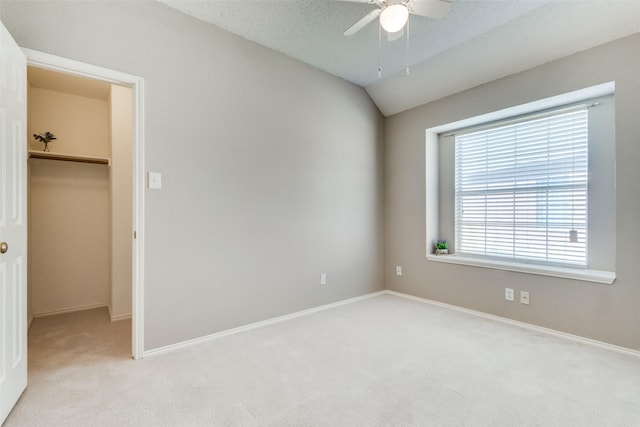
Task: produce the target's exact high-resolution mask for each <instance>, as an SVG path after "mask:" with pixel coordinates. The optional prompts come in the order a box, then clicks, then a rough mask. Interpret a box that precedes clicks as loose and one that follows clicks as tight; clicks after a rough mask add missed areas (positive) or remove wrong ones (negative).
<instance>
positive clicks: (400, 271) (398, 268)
mask: <svg viewBox="0 0 640 427" xmlns="http://www.w3.org/2000/svg"><path fill="white" fill-rule="evenodd" d="M396 276H402V266H399V265H396Z"/></svg>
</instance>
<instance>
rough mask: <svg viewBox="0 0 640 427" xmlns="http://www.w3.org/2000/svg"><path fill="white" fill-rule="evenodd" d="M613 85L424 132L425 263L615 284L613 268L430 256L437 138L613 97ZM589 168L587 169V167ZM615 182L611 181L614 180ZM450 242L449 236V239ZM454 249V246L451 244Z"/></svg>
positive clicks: (436, 222) (436, 208)
mask: <svg viewBox="0 0 640 427" xmlns="http://www.w3.org/2000/svg"><path fill="white" fill-rule="evenodd" d="M614 94H615V82H608V83H604V84H601V85H597V86H592V87H589V88H586V89H581V90H577V91H574V92H570V93H566V94H562V95H559V96H554V97H551V98H546V99H542V100H539V101H534V102H530V103H526V104H522V105H519V106H516V107H510V108H505V109H503V110H499V111H495V112H492V113H488V114H483V115H479V116H475V117H472V118H469V119H464V120H460V121H456V122H452V123H448V124H445V125H441V126H437V127H433V128H429V129H426V131H425V172H426V174H425V194H426V206H425V208H426V212H425V213H426V217H425V219H426V242H425V243H426V245H425V247H426V259H427V260H428V261H434V262H441V263H450V264H461V265H468V266H475V267H484V268H492V269H500V270H507V271H516V272H522V273H529V274H538V275H543V276H553V277H561V278H568V279H576V280H584V281H590V282H596V283H604V284H611V283H613V282H614V281H615V277H616V275H615V271H614V270H615V268H611V269H609V268H606V269H602V270H599V269H593V268H586V269H585V268H575V267H564V266H555V265H546V264H536V263H529V262H521V261H514V260H509V259H494V258H485V257H479V256H478V257H476V256H469V255H461V254H455V251H454V253H453V254H450V255H434V254H433V242H435V241H436V240H437V239H441V238H443V236H440V234H439V233H440V218H439V215H440V205H439V203H440V202H439V196H438V194H439V186H440V184H439V180H440V170H439V168H440V165H439V153H438V150H439V136H440V135H441V134H444V133H449V132H452V131H454V130H458V129H465V128H471V127H476V126H481V125H483V124H489V123H491V122H497V121H501V120H505V119H508V118H510V117H516V116H524V115H528V114H533V113H535V112H540V111H544V110H551V109H557V108H559V107H562V106H564V105H569V104H574V103H580V102H585V101H586V100H589V99H592V98H597V97H602V96H608V95H614ZM590 167H591V166H590ZM614 180H615V177H614ZM451 238H453V236H451ZM453 246H454V248H455V242H454V245H453Z"/></svg>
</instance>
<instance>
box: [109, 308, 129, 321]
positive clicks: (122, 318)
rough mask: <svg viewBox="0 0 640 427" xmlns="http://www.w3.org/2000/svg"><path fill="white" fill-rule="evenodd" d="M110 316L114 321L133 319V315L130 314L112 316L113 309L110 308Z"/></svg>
mask: <svg viewBox="0 0 640 427" xmlns="http://www.w3.org/2000/svg"><path fill="white" fill-rule="evenodd" d="M109 318H110V319H111V321H112V322H119V321H121V320H129V319H131V315H130V314H121V315H120V316H112V315H111V310H109Z"/></svg>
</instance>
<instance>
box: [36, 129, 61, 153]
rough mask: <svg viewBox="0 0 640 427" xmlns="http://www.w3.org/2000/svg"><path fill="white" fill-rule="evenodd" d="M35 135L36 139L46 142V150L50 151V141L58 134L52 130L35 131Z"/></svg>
mask: <svg viewBox="0 0 640 427" xmlns="http://www.w3.org/2000/svg"><path fill="white" fill-rule="evenodd" d="M33 137H34V138H35V140H36V141H39V142H42V143H44V151H49V143H50V142H51V141H53V140H54V139H56V136H55V135H54V134H52V133H51V132H45V133H34V134H33Z"/></svg>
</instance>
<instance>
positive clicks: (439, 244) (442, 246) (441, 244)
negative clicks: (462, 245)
mask: <svg viewBox="0 0 640 427" xmlns="http://www.w3.org/2000/svg"><path fill="white" fill-rule="evenodd" d="M436 249H440V250H442V249H449V245H448V244H447V241H446V240H438V241H436Z"/></svg>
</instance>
